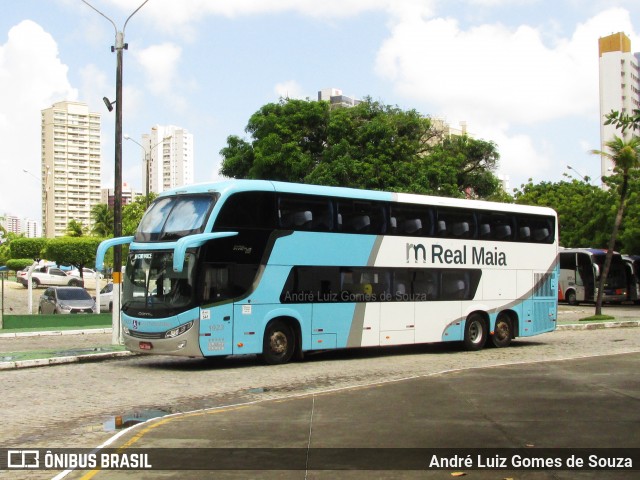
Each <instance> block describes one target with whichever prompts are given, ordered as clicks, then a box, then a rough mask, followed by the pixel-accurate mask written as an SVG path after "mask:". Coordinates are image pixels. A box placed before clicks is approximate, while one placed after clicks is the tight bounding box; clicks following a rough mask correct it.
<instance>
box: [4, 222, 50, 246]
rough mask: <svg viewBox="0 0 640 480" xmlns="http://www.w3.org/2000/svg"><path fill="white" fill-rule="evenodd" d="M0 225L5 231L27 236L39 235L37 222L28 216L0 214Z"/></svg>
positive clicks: (34, 236)
mask: <svg viewBox="0 0 640 480" xmlns="http://www.w3.org/2000/svg"><path fill="white" fill-rule="evenodd" d="M0 225H2V226H3V227H4V229H5V230H6V231H7V232H11V233H15V234H18V235H19V234H21V233H23V234H24V236H25V237H27V238H36V237H39V236H40V235H39V234H38V233H39V232H38V222H36V221H35V220H30V219H28V218H20V217H16V216H15V215H0ZM0 243H1V242H0Z"/></svg>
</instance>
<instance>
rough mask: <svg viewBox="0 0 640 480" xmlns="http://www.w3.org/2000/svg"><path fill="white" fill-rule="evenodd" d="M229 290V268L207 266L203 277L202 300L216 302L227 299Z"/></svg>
mask: <svg viewBox="0 0 640 480" xmlns="http://www.w3.org/2000/svg"><path fill="white" fill-rule="evenodd" d="M228 290H229V268H228V267H226V266H224V267H214V266H213V265H209V266H207V267H206V270H205V275H204V289H203V292H202V299H203V300H204V301H207V300H210V301H212V302H216V301H218V300H223V299H225V298H228V293H229V292H228Z"/></svg>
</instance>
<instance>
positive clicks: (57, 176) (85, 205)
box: [41, 101, 101, 238]
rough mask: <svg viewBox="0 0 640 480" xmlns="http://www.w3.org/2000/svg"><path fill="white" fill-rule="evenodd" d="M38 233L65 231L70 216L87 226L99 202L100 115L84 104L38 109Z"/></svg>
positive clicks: (51, 234)
mask: <svg viewBox="0 0 640 480" xmlns="http://www.w3.org/2000/svg"><path fill="white" fill-rule="evenodd" d="M41 121H42V234H43V236H45V237H47V238H52V237H61V236H64V235H65V234H66V231H67V227H68V225H69V222H70V221H71V220H76V221H77V222H80V223H81V224H82V225H83V226H84V227H85V228H87V229H91V228H92V226H93V219H92V218H91V209H92V208H93V206H94V205H97V204H99V203H100V175H101V149H100V114H99V113H92V112H89V107H88V106H87V104H85V103H79V102H68V101H64V102H58V103H54V104H53V106H52V107H51V108H47V109H45V110H42V115H41Z"/></svg>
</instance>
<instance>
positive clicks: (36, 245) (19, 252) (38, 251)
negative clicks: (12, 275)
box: [9, 237, 49, 260]
mask: <svg viewBox="0 0 640 480" xmlns="http://www.w3.org/2000/svg"><path fill="white" fill-rule="evenodd" d="M48 242H49V240H47V239H46V238H24V237H22V238H16V239H14V240H12V241H11V244H10V245H9V249H10V250H11V258H32V259H34V260H40V259H41V258H46V257H43V255H42V251H43V249H44V247H45V246H46V245H47V243H48Z"/></svg>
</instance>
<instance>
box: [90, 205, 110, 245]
mask: <svg viewBox="0 0 640 480" xmlns="http://www.w3.org/2000/svg"><path fill="white" fill-rule="evenodd" d="M91 217H92V218H93V228H92V230H91V232H92V233H93V234H94V235H96V236H98V237H104V238H108V237H112V236H113V210H111V209H110V208H109V205H107V204H106V203H99V204H97V205H94V207H93V208H92V209H91Z"/></svg>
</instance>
